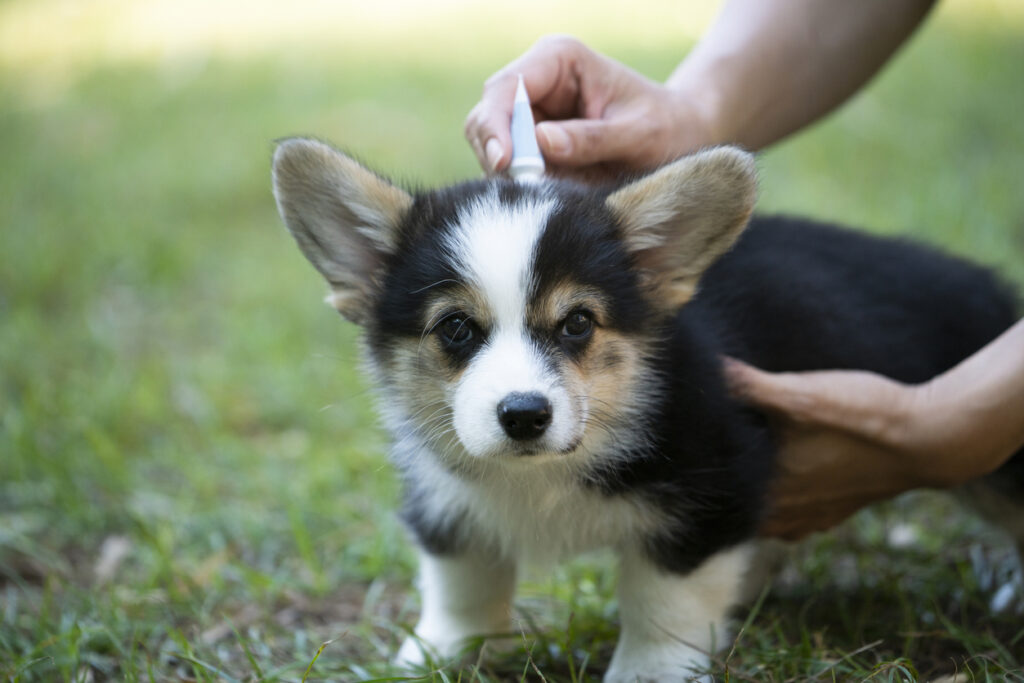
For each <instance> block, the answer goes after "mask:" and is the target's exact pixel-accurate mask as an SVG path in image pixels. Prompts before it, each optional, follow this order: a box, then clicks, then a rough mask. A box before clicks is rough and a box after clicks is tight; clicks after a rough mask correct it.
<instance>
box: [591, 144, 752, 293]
mask: <svg viewBox="0 0 1024 683" xmlns="http://www.w3.org/2000/svg"><path fill="white" fill-rule="evenodd" d="M756 197H757V175H756V170H755V168H754V158H753V156H752V155H751V154H748V153H747V152H744V151H743V150H740V149H738V148H735V147H717V148H714V149H709V150H705V151H702V152H698V153H697V154H693V155H690V156H687V157H683V158H682V159H679V160H678V161H675V162H673V163H671V164H669V165H667V166H664V167H662V168H660V169H659V170H657V171H655V172H654V173H652V174H651V175H649V176H647V177H645V178H641V179H640V180H637V181H636V182H633V183H630V184H629V185H626V186H625V187H623V188H621V189H619V190H616V191H615V192H614V193H612V194H611V195H610V196H609V197H608V199H607V200H606V202H605V203H606V205H607V206H608V208H609V209H610V210H611V211H612V213H613V214H615V216H616V217H617V218H618V219H619V222H620V225H621V226H622V228H623V233H624V234H623V239H624V241H625V243H626V248H627V249H629V250H630V251H631V252H633V255H634V257H635V258H636V261H637V265H638V266H639V267H640V269H641V271H642V273H643V275H644V278H645V280H646V284H647V285H648V286H649V287H650V289H651V292H652V295H653V297H654V299H655V300H656V301H657V302H659V303H660V304H661V305H663V306H664V307H665V309H666V310H674V309H676V308H678V307H680V306H682V305H683V304H685V303H686V302H687V301H689V300H690V299H691V298H693V295H694V294H696V292H697V282H698V280H699V279H700V277H701V275H703V273H704V271H705V270H707V269H708V267H709V266H710V265H711V264H712V263H714V262H715V260H716V259H718V257H719V256H721V255H722V254H724V253H725V252H726V251H728V250H729V248H730V247H732V245H733V243H734V242H735V241H736V238H738V237H739V236H740V233H742V232H743V229H744V228H745V227H746V225H747V221H748V220H749V219H750V214H751V212H752V211H753V210H754V201H755V199H756Z"/></svg>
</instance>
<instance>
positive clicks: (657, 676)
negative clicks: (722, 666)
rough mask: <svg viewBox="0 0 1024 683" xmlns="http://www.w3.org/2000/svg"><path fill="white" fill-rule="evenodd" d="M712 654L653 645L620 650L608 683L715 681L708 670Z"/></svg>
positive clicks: (605, 677)
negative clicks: (709, 657) (634, 650)
mask: <svg viewBox="0 0 1024 683" xmlns="http://www.w3.org/2000/svg"><path fill="white" fill-rule="evenodd" d="M709 664H710V662H709V660H708V657H707V656H706V655H704V654H701V653H700V652H697V651H696V650H691V649H689V648H686V651H685V652H681V651H680V649H679V648H678V647H672V648H650V649H644V650H643V651H636V652H630V653H623V652H616V653H615V656H614V657H612V663H611V666H609V667H608V671H607V672H606V673H605V675H604V683H662V682H664V683H676V682H679V683H682V682H683V681H686V682H689V681H696V682H697V683H712V678H711V676H710V674H705V673H703V672H705V671H707V669H708V665H709Z"/></svg>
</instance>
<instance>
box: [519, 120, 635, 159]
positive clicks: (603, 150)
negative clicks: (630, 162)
mask: <svg viewBox="0 0 1024 683" xmlns="http://www.w3.org/2000/svg"><path fill="white" fill-rule="evenodd" d="M618 128H619V127H618V126H615V125H614V124H613V123H611V122H609V121H605V120H601V119H568V120H565V121H543V122H541V123H538V124H537V126H536V132H537V144H538V145H539V146H540V151H541V153H542V154H543V155H544V158H545V159H546V160H548V161H550V162H552V163H555V164H557V165H560V166H588V165H590V164H597V163H600V162H603V161H620V160H622V159H623V157H624V156H625V153H626V151H627V149H628V145H627V144H626V141H625V140H624V139H623V137H624V136H623V135H622V134H621V131H620V130H618Z"/></svg>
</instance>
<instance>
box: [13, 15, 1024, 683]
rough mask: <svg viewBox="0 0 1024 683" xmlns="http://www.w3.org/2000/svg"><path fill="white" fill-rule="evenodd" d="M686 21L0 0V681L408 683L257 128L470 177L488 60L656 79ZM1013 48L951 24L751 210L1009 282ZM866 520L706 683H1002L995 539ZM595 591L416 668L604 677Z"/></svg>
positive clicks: (766, 189)
mask: <svg viewBox="0 0 1024 683" xmlns="http://www.w3.org/2000/svg"><path fill="white" fill-rule="evenodd" d="M677 4H678V3H668V2H660V3H653V4H652V5H650V6H649V7H647V8H646V9H645V11H643V12H638V11H632V12H631V14H630V15H629V16H628V17H624V16H622V15H621V9H619V6H618V5H615V4H601V5H599V6H595V5H594V4H593V3H584V2H582V0H577V1H576V2H572V3H567V4H564V5H559V8H558V9H557V10H552V11H553V12H554V13H553V14H551V15H550V16H547V15H545V17H544V18H537V19H536V20H529V21H527V20H524V19H513V20H508V21H506V19H505V18H506V16H507V14H508V8H507V7H493V8H490V7H484V6H482V5H481V6H477V5H473V6H468V5H463V4H460V3H450V4H444V3H442V4H441V5H440V9H439V10H438V12H439V14H438V15H437V16H434V15H429V14H426V13H425V12H424V11H422V10H419V9H416V8H417V7H419V6H418V5H415V6H409V7H404V6H397V7H398V10H395V11H392V9H393V8H394V7H396V6H393V5H388V4H387V3H384V4H383V5H382V6H381V7H379V8H376V9H373V8H370V9H366V8H364V9H362V10H360V11H358V12H357V11H356V10H355V9H354V8H353V7H350V6H349V5H346V4H339V5H331V6H330V8H329V7H328V6H327V5H325V6H323V7H322V8H321V9H322V10H323V11H324V12H325V13H326V16H327V19H325V20H324V21H323V22H318V21H316V12H313V11H310V10H307V14H309V16H308V17H306V19H308V20H309V21H308V22H307V23H305V24H302V25H300V26H298V27H295V26H292V24H290V23H288V22H287V21H285V19H286V18H287V16H286V15H284V14H277V15H272V16H271V17H270V18H269V19H266V18H262V19H261V17H264V15H265V14H266V12H267V11H269V10H268V9H267V8H268V7H276V5H272V4H269V3H253V4H252V5H241V4H239V5H235V6H233V13H231V12H228V13H227V15H226V16H224V15H225V11H224V10H220V14H209V15H208V14H207V13H206V12H205V10H204V8H205V5H203V4H201V3H200V4H196V3H191V4H186V5H185V7H186V9H187V10H188V13H186V10H178V12H177V14H175V13H174V12H173V11H171V10H169V9H168V8H169V7H171V8H173V7H174V6H175V5H173V4H169V3H166V2H159V1H158V0H147V2H139V3H134V4H132V5H131V7H133V8H136V9H137V11H133V12H128V11H127V9H126V8H127V7H128V6H129V4H128V3H125V2H119V1H118V0H106V1H104V2H97V3H92V4H84V5H82V6H81V7H78V8H77V9H75V8H73V7H72V6H71V5H68V4H67V3H60V2H56V0H7V1H6V2H4V3H0V152H2V163H0V258H2V260H0V264H2V265H0V676H3V677H4V678H5V679H7V680H17V681H50V680H82V681H87V680H107V679H123V680H129V681H135V680H239V681H247V680H267V681H276V680H280V681H297V680H303V679H305V680H325V679H329V680H364V679H373V678H375V677H388V676H394V675H396V674H395V672H393V671H391V670H389V668H388V666H387V660H388V657H389V656H390V655H391V654H392V653H393V652H394V650H395V648H396V645H397V643H398V642H399V641H400V639H401V638H403V637H404V636H405V634H406V632H407V630H408V628H409V627H410V625H411V624H412V623H414V620H415V615H416V609H417V598H416V596H415V593H414V591H413V590H412V589H411V579H412V576H413V572H414V559H413V556H412V553H411V552H410V548H409V545H408V543H407V542H406V539H405V536H404V533H403V531H402V530H401V528H400V526H399V524H398V523H397V521H396V520H395V518H394V515H393V512H392V510H393V507H394V501H395V498H396V493H397V487H396V483H395V480H394V477H393V475H392V473H391V471H390V469H389V467H388V465H387V464H386V462H385V459H384V452H385V449H386V439H385V437H384V435H383V434H382V433H381V431H380V430H379V429H378V428H377V426H376V422H375V418H374V412H373V409H372V395H371V393H370V392H369V389H368V387H367V386H366V384H365V383H364V382H363V381H362V380H361V379H360V377H359V375H358V372H357V369H356V365H357V359H358V350H357V347H356V344H355V331H354V330H353V329H352V328H351V327H350V326H347V325H345V324H343V323H341V322H340V321H339V320H338V319H337V316H336V315H333V314H332V313H331V312H330V311H329V310H328V309H327V308H326V307H325V306H324V305H323V304H322V303H321V302H320V297H321V295H322V287H321V284H320V282H319V280H318V278H317V276H316V275H315V273H314V272H313V271H312V269H310V268H309V267H308V266H307V265H306V263H305V262H304V260H303V259H302V258H301V256H300V255H299V253H298V251H297V250H296V249H295V248H294V247H293V246H292V244H291V242H290V240H289V239H288V237H287V236H286V234H285V233H284V231H283V229H282V228H281V226H280V225H279V222H278V219H277V216H276V214H275V211H274V207H273V203H272V199H271V197H270V191H269V168H268V165H269V164H268V162H269V157H270V152H271V149H272V140H273V139H275V138H278V137H282V136H285V135H289V134H296V133H309V134H314V135H317V136H320V137H323V138H326V139H329V140H332V141H334V142H335V143H337V144H338V145H340V146H343V147H345V148H347V149H350V150H352V151H353V152H355V153H357V154H358V155H359V156H361V157H362V158H364V159H365V160H367V161H369V162H370V163H372V164H373V165H374V166H376V167H377V168H380V169H381V170H383V171H385V172H388V173H392V174H394V175H395V176H397V177H398V178H400V179H403V180H406V181H408V182H411V183H415V184H422V185H431V184H438V183H442V182H449V181H452V180H455V179H459V178H466V177H471V176H473V175H475V174H476V173H477V170H476V168H475V164H474V161H473V158H472V155H471V154H470V152H469V150H468V147H467V146H466V145H465V144H464V143H463V141H462V138H461V125H462V118H463V116H464V114H465V112H466V111H467V110H468V109H469V107H470V106H472V104H473V103H474V101H475V99H476V97H477V95H478V93H479V88H480V84H481V83H482V81H483V79H484V78H485V77H486V76H487V75H489V73H491V72H492V71H493V70H494V69H496V68H497V67H498V66H500V65H501V64H503V63H504V62H506V61H508V60H509V59H510V58H512V57H513V56H515V55H516V54H518V53H519V52H521V51H522V50H523V49H524V48H525V47H526V46H527V45H528V44H529V43H530V42H531V41H532V40H533V39H534V38H535V37H536V36H537V35H540V34H541V33H545V32H549V31H554V30H574V31H575V32H577V33H578V34H579V35H581V37H583V38H584V39H585V40H587V41H588V42H590V43H591V44H593V45H595V46H596V47H598V48H600V49H603V50H605V51H607V52H609V53H611V54H612V55H613V56H616V57H618V58H620V59H622V60H624V61H626V62H628V63H630V64H632V65H633V66H635V67H636V68H638V69H640V70H641V71H643V72H645V73H647V74H649V75H651V76H652V77H656V78H660V77H664V76H665V75H666V74H667V73H668V72H669V71H670V70H671V68H672V67H673V65H674V64H675V62H676V61H677V60H678V58H679V56H680V55H681V54H682V52H683V51H684V50H685V49H686V47H687V46H688V45H689V44H690V42H691V41H692V38H693V36H694V35H696V33H697V32H698V30H699V23H700V22H699V21H698V20H696V19H689V18H687V17H686V16H685V15H686V11H685V8H684V9H680V8H679V7H677ZM76 7H77V6H76ZM527 7H529V8H530V10H531V11H532V12H534V13H543V12H545V11H546V10H544V8H545V5H543V4H541V3H528V4H527ZM139 8H141V9H139ZM147 8H149V9H152V10H153V12H155V15H154V16H156V17H157V19H159V21H156V20H154V21H144V19H146V16H148V15H146V13H145V12H146V11H148V9H147ZM249 8H252V9H251V11H246V10H247V9H249ZM339 8H340V9H339ZM389 8H392V9H389ZM158 10H159V11H158ZM210 11H211V12H212V11H213V10H210ZM279 11H280V10H279ZM161 12H162V13H161ZM168 12H170V14H168ZM375 12H376V13H375ZM389 12H391V14H389ZM395 12H397V14H395ZM701 13H702V17H706V15H707V9H706V8H705V9H702V10H701ZM410 14H411V15H413V16H407V15H410ZM140 16H141V18H140ZM168 17H173V18H176V20H177V22H175V21H170V19H169V18H168ZM403 17H404V19H403ZM664 17H668V18H669V19H671V21H668V20H665V19H664ZM261 21H262V22H263V23H260V22H261ZM395 21H397V25H396V26H392V23H393V22H395ZM218 22H219V23H218ZM277 22H280V24H281V29H280V31H278V30H277V27H276V23H277ZM218 27H219V28H218ZM224 27H227V28H230V29H232V30H233V31H235V33H231V32H227V33H225V31H226V29H225V28H224ZM1022 29H1024V13H1022V12H1021V11H1020V10H1019V8H1017V7H1016V5H1015V4H1014V3H1012V2H1010V1H1009V0H1005V1H1004V2H987V3H968V2H966V0H962V1H960V2H954V3H952V4H950V5H947V6H945V7H943V8H941V9H940V11H939V13H938V16H936V17H934V18H933V19H932V21H931V22H930V24H929V25H928V26H927V27H926V28H925V30H924V31H923V32H922V33H921V35H919V36H918V38H917V39H916V40H915V41H914V42H913V44H912V45H911V46H910V47H909V49H908V50H906V51H905V53H903V54H902V55H901V56H900V57H899V58H898V59H897V60H896V61H895V63H894V64H893V65H892V67H891V68H890V69H889V70H888V71H887V72H886V73H885V74H884V76H883V77H882V78H881V79H880V80H878V81H877V82H876V83H875V84H873V85H872V87H871V88H870V89H869V90H868V91H867V92H866V93H864V94H863V95H862V96H860V97H859V98H858V99H856V100H855V101H854V102H852V103H851V104H850V105H849V106H848V107H846V108H845V109H844V110H843V111H842V112H841V113H840V114H839V115H838V116H835V117H833V118H831V119H829V120H828V121H827V122H825V123H824V124H822V125H820V126H818V127H816V128H815V129H813V130H812V131H810V132H808V133H806V134H804V135H802V136H800V137H797V138H795V139H793V140H791V141H788V142H786V143H785V144H782V145H780V146H778V147H777V148H776V149H774V150H771V151H770V152H768V153H767V154H765V155H763V156H762V158H761V162H760V165H761V168H762V171H763V198H762V201H761V208H762V210H764V211H785V212H790V213H799V214H807V215H813V216H817V217H822V218H827V219H830V220H836V221H843V222H848V223H852V224H857V225H864V226H870V227H871V228H872V229H876V230H879V231H883V232H886V233H901V234H911V235H914V236H916V237H918V238H920V239H924V240H927V241H930V242H934V243H937V244H940V245H943V246H945V247H947V248H949V249H951V250H953V251H955V252H958V253H962V254H964V255H967V256H970V257H972V258H974V259H977V260H980V261H983V262H986V263H990V264H992V265H994V266H996V267H998V268H999V269H1000V270H1001V271H1002V272H1003V273H1004V274H1005V275H1006V276H1007V277H1008V278H1010V279H1011V280H1012V281H1014V282H1016V283H1017V284H1024V258H1022V256H1024V192H1021V187H1022V185H1021V182H1022V179H1024V155H1022V154H1021V150H1024V117H1022V116H1021V112H1024V89H1022V88H1021V87H1020V65H1021V64H1022V63H1024V42H1022V41H1021V40H1020V35H1021V31H1022ZM225 36H226V37H225ZM232 36H236V38H234V39H232ZM237 36H240V37H237ZM886 507H887V509H885V510H881V511H873V512H869V513H866V514H862V515H860V516H858V517H857V518H856V519H855V520H854V521H853V522H852V523H850V524H847V525H846V526H844V527H843V528H842V529H840V530H838V531H837V532H836V533H834V534H832V535H829V536H824V537H822V538H820V539H816V540H814V541H812V542H810V543H808V544H806V545H805V546H803V547H802V548H801V549H800V550H799V551H798V553H797V555H796V556H795V557H794V558H793V560H792V561H791V563H790V564H789V566H788V567H787V569H786V570H784V572H783V574H782V575H781V577H780V578H779V580H778V582H777V585H776V589H775V590H774V591H773V592H772V593H771V594H770V595H769V596H768V597H767V598H766V599H765V601H764V602H763V604H761V605H760V607H759V608H758V609H757V610H756V611H754V612H753V613H750V614H748V615H741V617H742V618H746V617H747V616H749V623H748V624H747V626H746V627H745V628H744V630H743V632H742V633H741V635H740V636H739V638H738V640H737V642H736V644H735V646H734V647H733V648H732V649H731V650H730V649H729V648H726V650H725V651H724V653H723V654H722V655H721V656H722V661H720V662H719V663H718V664H716V668H715V670H716V672H717V673H718V675H720V676H722V677H723V678H726V677H727V678H728V680H736V681H747V680H775V681H784V680H803V679H808V678H817V679H818V680H851V679H852V680H873V681H889V680H893V681H895V680H914V679H916V678H917V677H919V676H920V677H921V678H922V680H925V679H927V678H928V677H929V676H932V675H937V674H940V673H946V674H948V673H952V672H953V671H960V672H967V673H968V674H969V678H968V680H977V681H987V680H993V681H994V680H1024V676H1022V674H1021V673H1020V671H1021V668H1022V667H1024V629H1022V626H1021V623H1022V621H1024V620H1022V619H1021V616H1020V613H1014V611H1013V608H1011V609H1010V610H1009V611H1008V612H1006V613H1003V614H991V613H990V611H989V610H988V608H987V603H988V601H989V599H990V598H991V596H992V595H993V593H994V592H995V591H996V590H997V589H998V587H999V586H1000V585H1002V584H1003V583H1005V582H1006V581H1007V580H1008V578H1009V577H1010V575H1011V574H1012V572H1013V567H1014V565H1013V559H1012V556H1011V553H1010V551H1009V549H1008V548H1007V547H1006V545H1005V543H1004V542H1003V539H1001V538H1000V537H999V536H998V535H995V534H993V533H992V532H990V531H987V530H985V529H983V528H982V527H980V526H979V525H978V523H977V522H975V521H974V520H973V519H972V518H970V517H967V516H964V515H963V514H961V513H960V512H958V511H957V509H956V508H955V507H953V506H952V504H950V503H949V502H947V501H946V499H944V498H939V497H933V496H917V497H912V498H910V499H905V500H902V501H900V502H898V503H896V504H893V505H889V506H886ZM897 522H899V523H901V524H907V525H909V526H910V528H912V529H913V530H914V531H915V534H916V536H915V539H916V540H914V542H913V543H911V544H910V545H909V546H899V547H896V546H894V545H893V544H892V543H890V542H889V534H888V529H889V528H890V527H891V526H892V525H893V524H895V523H897ZM119 549H120V550H119ZM103 565H106V566H105V567H104V566H103ZM613 586H614V574H613V572H612V570H611V568H610V563H609V562H608V560H607V558H603V557H598V558H589V559H584V560H580V561H576V562H574V563H571V564H569V565H567V566H565V567H562V568H559V569H558V570H557V571H556V572H555V573H554V574H553V575H551V576H548V575H545V574H538V575H537V576H536V577H534V578H532V579H531V580H530V581H529V582H528V583H527V585H526V586H525V587H524V590H523V594H522V598H521V599H520V601H519V603H518V605H519V606H518V609H519V613H520V615H521V617H522V623H523V624H524V628H525V627H526V626H529V627H534V626H535V627H536V629H537V632H536V633H530V634H529V635H524V636H523V643H524V648H525V649H526V650H527V651H528V652H529V656H528V657H527V656H524V652H518V653H514V654H512V655H510V656H506V657H499V658H498V659H497V661H495V662H493V663H484V664H481V666H480V667H479V668H470V669H467V670H465V671H463V672H461V673H460V672H457V671H447V672H438V673H436V674H435V675H434V676H433V677H432V680H437V681H444V680H451V681H454V680H463V681H466V680H519V679H521V678H524V679H527V680H540V679H541V676H543V677H544V678H545V679H546V680H550V681H566V680H592V679H594V678H595V677H598V676H599V675H600V673H601V672H602V670H603V667H604V666H605V665H606V664H607V661H608V658H609V656H610V652H611V649H612V647H613V646H614V639H615V633H616V626H615V605H614V601H613V598H612V595H613V593H614V591H613ZM325 643H326V644H325ZM314 660H315V661H314ZM1014 672H1016V673H1014Z"/></svg>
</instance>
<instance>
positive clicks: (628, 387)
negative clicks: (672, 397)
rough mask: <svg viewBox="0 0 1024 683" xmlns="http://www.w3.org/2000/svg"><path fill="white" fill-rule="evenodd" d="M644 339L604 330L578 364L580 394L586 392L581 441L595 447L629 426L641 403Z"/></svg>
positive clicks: (642, 396)
mask: <svg viewBox="0 0 1024 683" xmlns="http://www.w3.org/2000/svg"><path fill="white" fill-rule="evenodd" d="M645 341H646V340H643V339H634V338H632V337H629V336H627V335H623V334H620V333H617V332H615V331H603V332H602V334H601V336H600V337H599V338H596V339H595V340H594V343H593V344H592V346H591V348H590V349H588V352H587V354H586V356H585V357H584V358H582V359H581V363H580V365H579V371H578V372H579V382H580V385H581V388H580V389H579V394H580V395H582V396H585V397H586V399H585V412H586V414H585V417H584V420H585V422H586V425H587V429H586V433H585V435H584V439H583V440H584V444H585V445H586V446H587V447H588V448H591V449H597V448H599V447H600V445H601V444H602V443H603V442H604V441H605V440H606V439H608V438H612V437H613V435H614V432H617V431H619V430H622V429H628V428H629V427H631V426H632V425H631V424H630V421H631V417H630V416H631V415H632V414H633V413H634V412H635V411H636V409H637V408H638V407H640V406H641V405H643V404H644V402H645V401H644V392H643V389H644V387H643V386H642V385H643V380H642V377H643V376H644V375H645V372H644V364H643V353H644V352H643V349H644V348H645V347H646V343H645Z"/></svg>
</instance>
